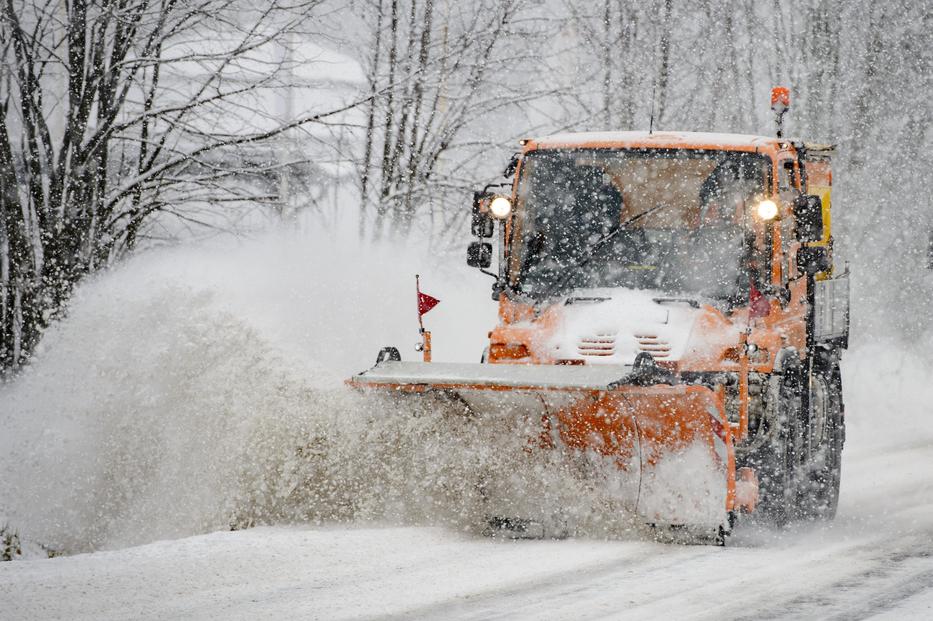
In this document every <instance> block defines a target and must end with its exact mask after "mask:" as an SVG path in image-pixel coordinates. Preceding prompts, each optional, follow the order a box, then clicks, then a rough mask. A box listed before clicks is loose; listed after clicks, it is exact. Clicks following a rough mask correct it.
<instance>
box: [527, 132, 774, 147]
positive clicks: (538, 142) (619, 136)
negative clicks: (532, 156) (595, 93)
mask: <svg viewBox="0 0 933 621" xmlns="http://www.w3.org/2000/svg"><path fill="white" fill-rule="evenodd" d="M782 143H784V144H786V143H787V141H782V140H779V139H777V138H774V137H769V136H754V135H749V134H720V133H712V132H660V131H659V132H650V133H649V132H631V131H630V132H574V133H560V134H553V135H551V136H545V137H541V138H534V139H531V140H528V141H526V142H525V150H526V151H533V150H536V149H600V148H602V149H709V150H717V151H718V150H730V151H752V152H758V151H774V150H777V149H780V147H781V144H782Z"/></svg>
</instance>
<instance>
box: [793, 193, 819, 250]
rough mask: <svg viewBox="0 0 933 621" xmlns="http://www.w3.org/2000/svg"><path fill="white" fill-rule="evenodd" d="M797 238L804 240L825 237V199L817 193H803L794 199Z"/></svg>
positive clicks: (815, 239)
mask: <svg viewBox="0 0 933 621" xmlns="http://www.w3.org/2000/svg"><path fill="white" fill-rule="evenodd" d="M794 219H795V220H796V221H797V239H798V240H799V241H802V242H812V241H819V240H821V239H823V201H822V199H820V197H819V196H816V195H815V194H801V195H800V196H798V197H797V198H796V199H794Z"/></svg>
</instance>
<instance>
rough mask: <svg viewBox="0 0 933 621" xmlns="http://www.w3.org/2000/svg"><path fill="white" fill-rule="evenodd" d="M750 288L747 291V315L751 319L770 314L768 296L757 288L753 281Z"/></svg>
mask: <svg viewBox="0 0 933 621" xmlns="http://www.w3.org/2000/svg"><path fill="white" fill-rule="evenodd" d="M751 285H752V286H751V290H750V291H749V292H748V316H749V317H750V318H752V319H755V318H756V317H767V316H768V315H770V314H771V303H770V302H768V298H766V297H765V296H764V294H762V293H761V291H759V290H758V287H756V286H755V283H754V282H752V283H751Z"/></svg>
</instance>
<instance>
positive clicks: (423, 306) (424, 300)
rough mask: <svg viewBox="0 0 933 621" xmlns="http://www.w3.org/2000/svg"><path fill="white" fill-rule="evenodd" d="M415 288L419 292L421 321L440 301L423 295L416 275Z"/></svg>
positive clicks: (419, 315) (419, 316)
mask: <svg viewBox="0 0 933 621" xmlns="http://www.w3.org/2000/svg"><path fill="white" fill-rule="evenodd" d="M415 288H416V290H417V291H418V318H419V319H420V318H421V316H422V315H424V314H425V313H426V312H428V311H429V310H431V309H432V308H434V307H435V306H437V304H438V303H439V302H440V300H438V299H437V298H435V297H432V296H430V295H428V294H427V293H421V285H420V282H419V279H418V276H417V275H415Z"/></svg>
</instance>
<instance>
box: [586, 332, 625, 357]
mask: <svg viewBox="0 0 933 621" xmlns="http://www.w3.org/2000/svg"><path fill="white" fill-rule="evenodd" d="M577 353H579V354H580V355H581V356H611V355H613V354H615V353H616V336H615V334H597V335H596V336H583V337H580V340H579V341H577Z"/></svg>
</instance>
